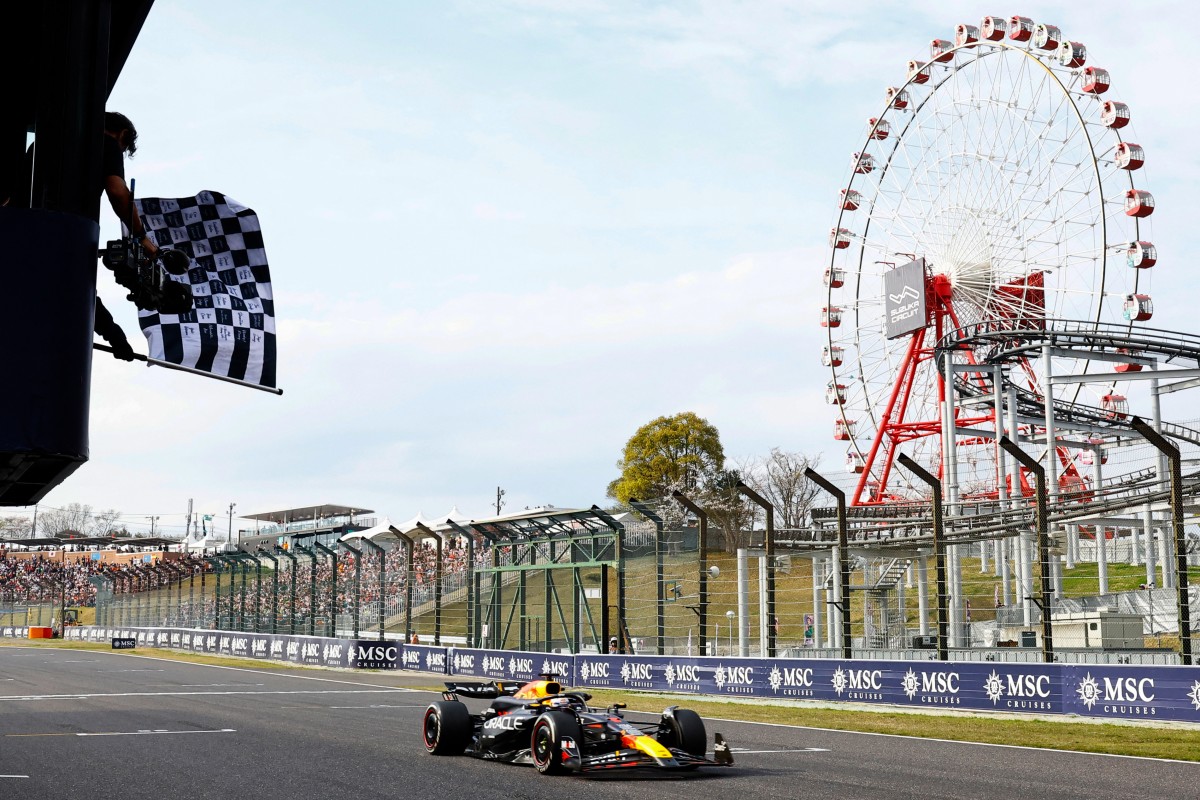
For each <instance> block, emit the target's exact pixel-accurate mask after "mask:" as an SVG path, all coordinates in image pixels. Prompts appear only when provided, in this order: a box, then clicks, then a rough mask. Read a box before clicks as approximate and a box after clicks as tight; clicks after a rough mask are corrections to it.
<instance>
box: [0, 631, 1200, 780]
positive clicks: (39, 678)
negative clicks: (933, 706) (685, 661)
mask: <svg viewBox="0 0 1200 800" xmlns="http://www.w3.org/2000/svg"><path fill="white" fill-rule="evenodd" d="M414 678H415V679H416V680H419V681H420V682H421V683H422V684H424V685H429V684H430V683H432V682H434V681H436V680H437V678H436V677H435V676H423V677H418V676H413V675H412V674H411V673H409V674H404V675H402V674H398V673H382V674H351V673H347V672H324V671H304V672H273V671H266V670H258V669H255V668H254V667H253V666H252V665H251V666H248V667H247V668H244V669H242V668H230V667H213V666H205V665H200V664H188V663H182V662H175V661H168V660H161V659H156V658H153V657H144V656H138V655H136V654H127V653H110V652H104V651H88V650H52V649H46V648H23V647H0V798H4V800H25V799H26V798H30V799H35V800H63V799H64V798H67V799H74V798H81V799H82V798H99V799H103V798H122V800H125V799H126V798H128V799H129V800H139V799H140V798H145V800H171V799H172V798H189V800H198V799H199V798H220V799H221V800H242V799H243V798H255V799H256V800H276V798H279V799H280V800H282V799H283V798H286V799H287V800H295V799H296V798H329V799H330V800H334V799H336V800H366V799H367V798H413V799H414V800H426V798H428V799H429V800H457V798H480V799H481V800H482V799H484V798H497V800H499V798H506V800H535V799H536V800H541V798H547V799H548V798H562V797H564V796H566V794H567V793H568V792H586V793H587V795H588V797H589V798H593V797H594V798H643V797H645V798H663V797H664V796H669V797H672V798H676V797H679V798H683V797H697V798H699V797H703V798H706V800H707V798H737V800H748V798H830V799H831V800H832V799H833V798H838V799H839V800H842V799H843V798H872V799H873V800H878V799H879V798H889V800H890V799H891V798H922V800H927V799H928V798H956V799H957V798H997V800H999V799H1000V798H1003V799H1004V800H1011V798H1038V800H1054V799H1055V798H1087V799H1088V800H1106V799H1107V798H1113V800H1117V799H1119V800H1129V798H1138V797H1184V796H1195V795H1194V794H1193V793H1194V792H1196V791H1197V789H1196V787H1197V786H1198V785H1200V764H1189V763H1180V762H1171V761H1158V760H1151V759H1137V758H1120V757H1111V756H1097V755H1087V754H1076V753H1064V752H1047V751H1039V750H1026V749H1023V748H1014V747H991V746H986V745H972V744H962V743H953V742H941V741H931V740H922V739H909V738H904V737H894V736H878V735H870V734H855V733H844V732H835V731H824V730H816V729H810V728H789V727H781V726H774V725H754V724H747V723H738V722H729V721H722V720H708V721H707V724H708V730H709V737H710V740H711V737H712V733H713V732H717V731H719V732H720V733H722V734H724V735H725V737H726V739H727V740H728V741H729V742H730V744H731V745H732V746H733V747H734V755H735V757H736V759H737V765H736V766H735V767H733V768H731V769H722V770H709V771H702V772H697V773H688V774H685V775H679V776H674V775H672V776H670V777H667V778H663V777H657V775H659V774H656V773H639V774H638V775H636V776H635V775H633V774H629V773H626V774H625V775H621V776H619V777H608V776H606V777H605V778H603V779H592V778H581V777H576V776H569V777H545V776H542V775H539V774H538V773H537V772H536V771H534V770H533V769H532V768H531V767H517V766H511V765H505V764H494V763H487V762H483V761H478V760H475V759H471V758H466V757H463V758H435V757H433V756H429V755H427V754H426V753H425V750H424V747H423V746H422V744H421V740H420V735H419V727H420V724H419V723H420V717H421V713H422V712H423V711H424V709H425V706H426V704H427V703H428V702H429V701H430V700H431V699H434V698H435V695H433V694H431V693H429V692H425V691H416V690H412V689H406V688H403V686H402V684H403V683H404V682H406V681H407V682H408V683H413V682H414ZM472 702H474V701H472ZM685 705H686V703H685ZM914 724H919V717H914Z"/></svg>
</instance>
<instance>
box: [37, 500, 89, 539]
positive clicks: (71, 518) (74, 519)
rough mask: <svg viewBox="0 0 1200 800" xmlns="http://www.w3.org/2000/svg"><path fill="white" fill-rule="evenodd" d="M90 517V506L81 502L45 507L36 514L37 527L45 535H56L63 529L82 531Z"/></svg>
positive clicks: (86, 527) (86, 526)
mask: <svg viewBox="0 0 1200 800" xmlns="http://www.w3.org/2000/svg"><path fill="white" fill-rule="evenodd" d="M91 519H92V507H91V506H88V505H83V504H82V503H70V504H68V505H67V506H66V507H65V508H47V509H44V510H43V511H42V512H41V513H40V514H39V515H38V528H40V529H41V530H42V531H43V532H44V533H45V534H46V535H47V536H56V535H58V534H60V533H63V532H64V531H77V532H79V533H84V532H86V531H87V530H88V523H89V522H90V521H91Z"/></svg>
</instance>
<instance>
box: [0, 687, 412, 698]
mask: <svg viewBox="0 0 1200 800" xmlns="http://www.w3.org/2000/svg"><path fill="white" fill-rule="evenodd" d="M264 694H397V690H395V689H295V690H287V689H278V690H271V689H268V690H264V691H252V692H104V693H95V694H91V693H84V694H14V695H0V701H3V700H38V701H42V700H91V699H96V698H102V697H203V696H207V695H264Z"/></svg>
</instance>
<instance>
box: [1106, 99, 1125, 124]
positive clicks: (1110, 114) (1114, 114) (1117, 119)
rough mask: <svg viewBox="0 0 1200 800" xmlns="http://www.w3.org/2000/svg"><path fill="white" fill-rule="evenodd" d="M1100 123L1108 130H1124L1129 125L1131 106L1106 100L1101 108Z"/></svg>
mask: <svg viewBox="0 0 1200 800" xmlns="http://www.w3.org/2000/svg"><path fill="white" fill-rule="evenodd" d="M1100 122H1102V123H1103V124H1104V127H1106V128H1113V129H1114V130H1116V129H1119V128H1124V127H1125V126H1126V125H1128V124H1129V106H1127V105H1125V104H1124V103H1118V102H1117V101H1116V100H1105V101H1104V105H1102V106H1100Z"/></svg>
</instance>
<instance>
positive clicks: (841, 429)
mask: <svg viewBox="0 0 1200 800" xmlns="http://www.w3.org/2000/svg"><path fill="white" fill-rule="evenodd" d="M833 438H834V439H835V440H837V441H839V442H849V441H851V440H852V439H853V438H854V420H849V421H847V420H844V419H839V420H838V421H836V422H834V423H833Z"/></svg>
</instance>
